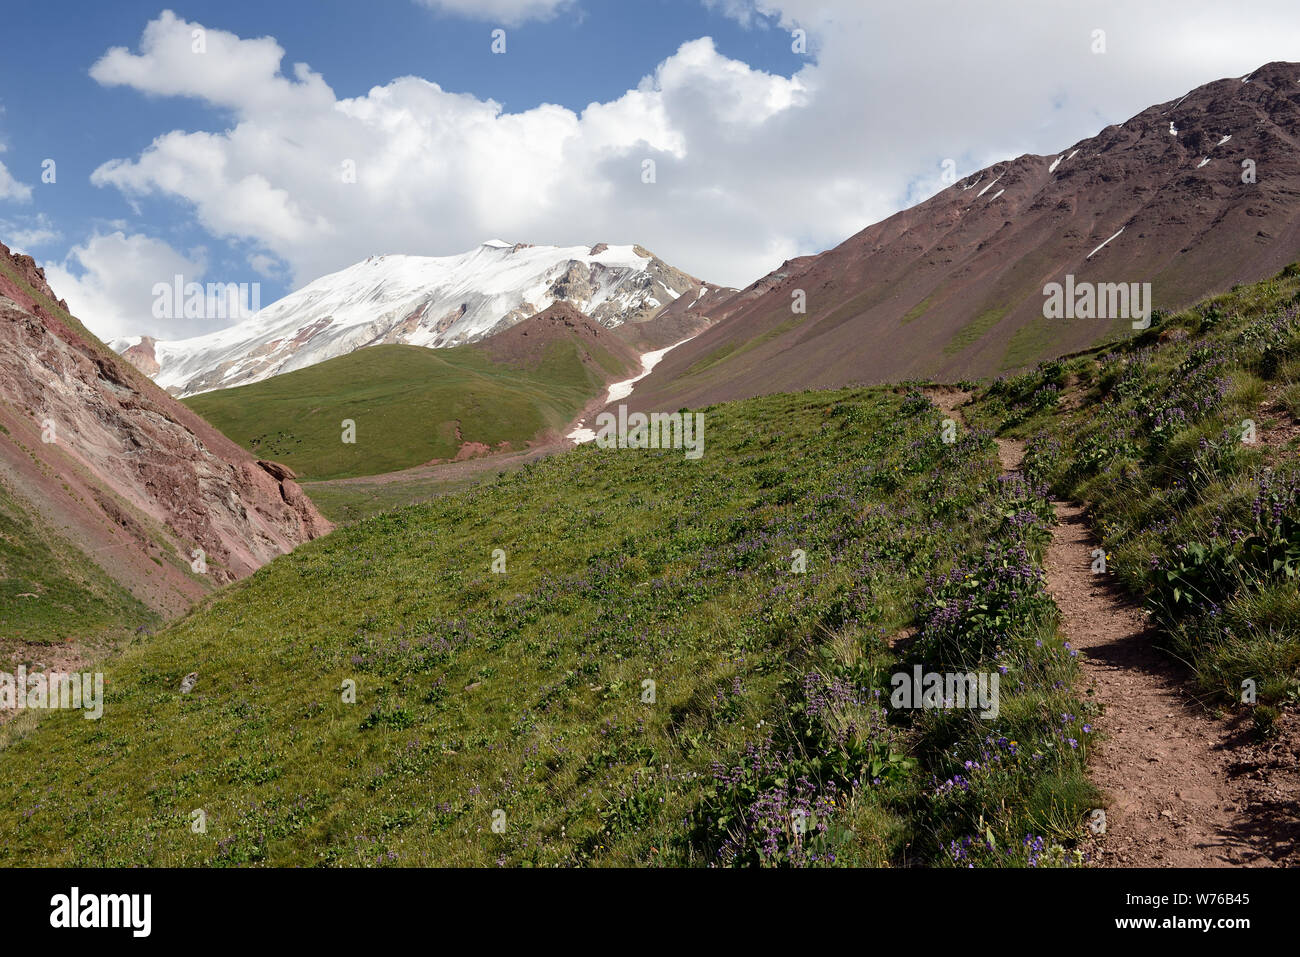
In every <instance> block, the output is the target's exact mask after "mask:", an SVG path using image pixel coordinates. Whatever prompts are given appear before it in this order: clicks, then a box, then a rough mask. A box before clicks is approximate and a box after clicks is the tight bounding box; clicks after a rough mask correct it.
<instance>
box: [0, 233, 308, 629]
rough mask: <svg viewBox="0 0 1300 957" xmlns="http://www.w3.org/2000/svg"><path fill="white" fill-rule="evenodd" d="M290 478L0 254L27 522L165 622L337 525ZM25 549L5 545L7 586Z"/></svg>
mask: <svg viewBox="0 0 1300 957" xmlns="http://www.w3.org/2000/svg"><path fill="white" fill-rule="evenodd" d="M293 478H294V477H293V475H292V474H291V473H290V472H289V471H288V470H287V469H285V468H283V467H282V466H278V465H276V464H275V463H271V462H265V461H258V460H257V459H255V458H254V457H253V456H252V455H250V454H249V453H248V452H245V451H244V450H242V449H240V448H239V447H238V446H236V445H235V444H234V443H232V442H231V441H230V440H229V439H227V438H226V437H225V436H223V435H222V434H221V433H220V432H218V431H217V430H216V429H214V428H212V427H211V426H210V425H208V424H207V423H206V422H204V421H203V420H202V419H201V418H199V416H197V415H196V414H194V413H193V412H191V411H190V410H189V409H187V408H186V407H185V406H183V405H181V403H179V402H178V401H176V400H175V399H173V398H172V397H170V396H168V395H167V394H166V393H165V392H163V391H162V390H161V389H159V388H158V387H157V386H155V385H154V384H153V383H152V382H150V381H149V380H148V379H147V378H146V377H145V376H143V375H141V374H140V373H139V372H137V371H136V370H135V369H133V368H131V366H130V365H129V364H128V363H127V362H125V361H124V360H122V359H121V358H120V357H118V356H117V355H115V354H114V353H113V352H112V351H111V350H110V349H108V348H107V347H106V346H105V345H104V344H103V343H101V342H99V341H98V340H97V339H95V338H94V336H92V335H91V334H90V333H89V332H87V331H86V329H85V328H84V327H83V326H82V325H81V324H80V323H79V322H78V321H77V320H76V319H75V318H73V317H72V316H71V315H69V313H68V312H67V305H66V303H64V302H62V301H59V300H57V298H56V296H55V294H54V292H53V291H52V290H51V289H50V288H49V286H48V285H47V284H46V282H45V275H44V272H43V271H42V270H41V269H39V268H38V267H37V266H36V264H35V263H34V262H33V261H32V259H31V258H30V257H28V256H18V255H13V254H12V253H11V252H10V251H9V249H8V248H6V247H5V246H3V245H0V485H2V486H3V491H4V497H5V499H6V500H7V501H11V502H12V503H14V505H13V507H14V508H16V509H17V510H18V511H19V512H20V513H21V516H20V517H21V518H22V519H23V520H24V521H25V522H26V523H28V524H29V525H31V526H32V527H36V528H39V529H40V530H42V534H45V533H49V534H51V535H53V536H56V537H57V538H59V539H60V540H62V541H64V542H65V543H67V542H70V543H74V544H75V546H76V547H77V548H79V549H80V551H81V553H83V556H84V559H83V560H84V562H85V563H89V564H92V565H94V566H97V567H98V568H100V569H102V571H103V572H104V573H106V574H107V575H108V576H110V577H111V579H113V580H114V581H115V582H116V583H117V584H118V585H120V586H121V587H122V588H124V589H125V590H126V591H127V592H129V593H130V594H131V595H134V596H135V597H136V598H137V599H138V600H139V601H140V602H142V603H143V604H144V605H145V606H147V607H148V608H150V609H152V610H154V611H155V612H158V613H161V614H164V615H167V614H171V613H176V612H179V611H181V610H183V609H184V608H186V607H188V606H189V604H190V603H191V602H192V600H193V599H194V598H195V597H197V596H199V595H202V594H205V593H206V592H208V591H210V590H211V589H212V588H213V587H215V586H216V585H219V584H223V583H225V582H229V581H232V580H234V579H237V578H241V577H243V576H245V575H248V574H250V573H251V572H253V571H255V570H256V569H257V568H259V567H261V566H262V565H263V564H265V563H266V562H268V561H270V560H271V559H272V558H274V557H276V556H277V555H281V554H283V553H285V552H288V551H291V550H292V549H293V548H294V547H295V546H297V545H298V544H300V543H302V542H304V541H306V540H308V539H311V538H314V537H316V536H318V535H320V534H323V533H324V532H325V531H327V530H328V529H329V528H330V525H329V523H328V522H327V521H326V520H325V519H324V518H322V517H321V515H320V514H319V513H318V512H317V511H316V509H315V507H314V506H313V505H312V504H311V502H310V501H309V500H308V499H307V498H306V497H305V496H304V495H303V494H302V492H301V490H300V489H299V488H298V486H297V484H296V483H295V482H294V481H293ZM0 537H2V536H0ZM22 547H23V543H22V542H17V541H8V540H4V541H0V571H4V575H5V577H6V578H8V577H9V574H10V573H9V570H8V567H7V566H8V562H7V558H9V557H12V556H11V552H13V553H16V552H17V551H18V550H20V549H21V548H22ZM200 551H201V552H202V556H201V558H202V561H200V560H199V558H200V556H199V555H197V553H198V552H200ZM50 600H52V599H51V596H50V595H47V594H42V593H41V590H40V589H39V588H38V589H36V590H34V591H33V590H30V589H29V590H28V591H27V592H25V593H24V596H23V601H27V602H34V603H37V604H39V603H41V602H46V601H50Z"/></svg>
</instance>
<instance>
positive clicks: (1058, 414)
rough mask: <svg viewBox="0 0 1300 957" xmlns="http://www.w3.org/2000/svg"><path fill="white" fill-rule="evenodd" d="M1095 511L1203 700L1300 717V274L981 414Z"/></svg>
mask: <svg viewBox="0 0 1300 957" xmlns="http://www.w3.org/2000/svg"><path fill="white" fill-rule="evenodd" d="M974 414H975V415H976V417H977V418H978V419H979V420H980V421H981V422H982V423H983V424H984V425H985V426H986V427H989V428H992V429H995V430H997V431H999V432H1001V433H1002V434H1004V435H1016V436H1022V437H1027V438H1028V439H1029V444H1028V449H1027V455H1026V467H1027V469H1028V472H1029V474H1030V475H1032V476H1034V477H1035V478H1036V479H1038V480H1040V481H1044V482H1048V483H1050V484H1051V485H1052V486H1053V487H1054V488H1055V489H1056V490H1057V491H1058V492H1059V493H1060V494H1061V495H1064V496H1068V497H1071V498H1074V499H1077V500H1080V501H1084V502H1086V503H1088V504H1089V505H1090V506H1091V515H1092V520H1093V526H1094V528H1095V529H1096V530H1097V531H1098V533H1099V534H1100V536H1101V538H1102V542H1103V544H1104V545H1105V547H1106V550H1107V552H1108V553H1109V565H1110V568H1111V570H1113V571H1114V572H1115V573H1116V574H1117V575H1118V576H1119V578H1120V579H1121V580H1122V581H1123V583H1124V584H1125V586H1126V587H1127V588H1128V589H1129V590H1131V591H1132V592H1134V593H1135V594H1137V595H1140V596H1142V598H1143V599H1144V601H1145V603H1146V606H1147V607H1148V609H1149V610H1150V611H1151V613H1152V615H1153V616H1154V619H1155V621H1156V623H1157V625H1158V627H1159V629H1160V633H1161V641H1162V643H1163V645H1164V647H1166V648H1167V649H1168V650H1169V651H1170V652H1171V653H1172V654H1174V655H1176V656H1177V657H1178V658H1179V659H1180V660H1182V661H1184V662H1186V663H1187V664H1188V665H1189V666H1190V667H1191V668H1192V670H1193V671H1194V673H1195V674H1196V676H1197V678H1198V679H1199V680H1200V682H1201V684H1202V687H1203V688H1204V689H1205V691H1206V692H1209V693H1211V694H1212V695H1213V696H1214V697H1215V699H1216V700H1217V701H1218V702H1220V703H1221V704H1225V705H1226V704H1229V703H1235V704H1237V706H1240V704H1241V699H1242V682H1243V681H1246V680H1247V679H1250V680H1252V681H1254V682H1255V684H1256V686H1257V692H1258V706H1257V707H1254V708H1252V709H1251V710H1252V712H1253V716H1254V718H1255V720H1256V721H1257V722H1258V723H1259V724H1260V725H1261V726H1262V727H1264V728H1266V729H1267V727H1268V726H1269V725H1270V724H1271V723H1272V721H1273V720H1274V719H1275V718H1276V716H1277V708H1278V707H1279V706H1280V705H1283V704H1286V703H1292V704H1294V703H1295V702H1297V701H1298V700H1300V461H1298V459H1300V455H1298V450H1300V266H1291V267H1288V268H1287V269H1286V270H1284V271H1283V272H1282V273H1280V274H1279V275H1278V276H1276V277H1275V278H1274V279H1272V280H1269V281H1265V282H1261V283H1257V284H1253V285H1248V286H1242V287H1240V288H1237V289H1234V290H1233V291H1232V292H1231V293H1229V294H1227V295H1223V296H1219V297H1216V298H1213V299H1209V300H1206V301H1204V302H1202V303H1201V304H1199V305H1198V306H1197V307H1195V308H1193V309H1190V310H1187V311H1185V312H1181V313H1178V314H1176V315H1165V316H1161V317H1158V319H1157V321H1156V322H1155V323H1154V324H1153V328H1152V329H1151V330H1149V331H1148V332H1145V333H1143V334H1142V335H1141V336H1140V337H1138V338H1136V339H1132V340H1128V341H1126V342H1124V343H1123V344H1121V345H1117V346H1114V347H1111V348H1106V349H1101V350H1096V351H1094V352H1090V353H1088V354H1085V355H1081V356H1075V357H1072V358H1069V359H1064V360H1061V361H1057V362H1049V363H1046V364H1044V365H1042V366H1039V367H1038V368H1037V369H1035V370H1034V371H1032V372H1029V373H1026V374H1024V375H1020V376H1015V377H1011V378H1006V379H1003V380H1000V381H998V382H996V383H994V384H992V385H991V386H990V387H989V388H988V389H987V390H986V391H985V393H984V395H983V398H982V401H981V402H980V403H979V404H978V406H977V411H976V412H975V413H974Z"/></svg>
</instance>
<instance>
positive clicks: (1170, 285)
mask: <svg viewBox="0 0 1300 957" xmlns="http://www.w3.org/2000/svg"><path fill="white" fill-rule="evenodd" d="M1298 258H1300V64H1294V63H1270V64H1268V65H1267V66H1264V67H1261V68H1260V69H1259V70H1257V71H1256V72H1255V73H1253V74H1251V75H1250V76H1248V77H1245V78H1236V79H1227V80H1219V81H1216V82H1213V83H1208V84H1206V85H1205V86H1201V87H1198V88H1197V89H1195V90H1193V91H1192V92H1190V93H1188V94H1187V95H1186V96H1184V97H1182V98H1180V99H1178V100H1173V101H1170V102H1168V103H1162V104H1159V105H1157V106H1153V107H1151V108H1150V109H1147V110H1144V111H1143V112H1141V113H1139V114H1138V115H1137V116H1135V117H1133V118H1132V119H1131V120H1128V121H1127V122H1124V123H1120V124H1118V125H1115V126H1109V127H1107V128H1106V129H1104V130H1102V131H1101V132H1100V133H1099V134H1098V135H1096V136H1094V137H1092V138H1090V139H1086V140H1083V141H1081V142H1079V143H1076V144H1074V145H1073V146H1072V147H1069V148H1068V149H1065V150H1063V151H1062V152H1061V153H1060V154H1056V155H1052V156H1029V155H1027V156H1021V157H1019V158H1018V159H1014V160H1010V161H1008V162H1004V163H999V164H996V165H994V166H992V167H989V168H988V169H984V170H981V171H980V172H978V173H975V174H973V175H972V176H969V177H967V178H966V179H963V180H961V181H959V182H957V183H954V184H953V185H951V186H949V187H947V188H946V189H944V190H943V191H942V192H940V193H938V194H937V195H935V196H934V197H932V198H930V199H928V200H926V201H925V202H923V203H920V204H918V205H916V206H914V207H912V208H910V209H907V210H904V211H902V212H900V213H897V214H895V215H894V216H891V217H889V218H888V219H886V220H884V221H883V222H879V223H877V224H875V225H873V226H870V227H868V228H866V229H864V230H862V232H860V233H858V234H857V235H855V236H853V237H852V238H850V239H848V240H846V241H845V242H844V243H842V244H841V245H839V246H837V247H835V248H834V249H831V250H829V251H827V252H824V253H821V254H819V255H816V256H808V257H804V258H801V259H795V260H791V261H789V262H786V263H784V264H783V265H782V266H781V267H780V268H779V269H777V270H776V271H774V272H773V273H771V274H770V275H768V276H766V277H764V278H763V279H761V280H759V281H758V282H756V283H754V284H753V285H752V286H750V287H749V288H747V289H745V290H742V291H741V292H739V293H737V294H736V295H735V296H733V297H731V298H730V300H728V301H727V302H725V303H722V304H720V305H719V306H718V307H717V308H715V309H714V310H713V315H714V316H715V318H718V319H721V321H719V322H717V323H716V324H715V325H714V326H713V327H712V328H710V329H708V330H707V331H705V332H704V333H702V334H701V335H700V336H698V337H697V338H696V339H694V340H693V341H691V342H689V343H686V344H685V345H683V346H682V347H681V348H679V349H676V350H674V351H673V352H671V353H669V354H668V355H667V356H666V357H665V358H664V360H663V362H662V363H660V365H659V366H658V367H657V368H656V369H655V370H654V372H653V373H652V374H651V375H650V376H648V377H647V378H646V379H645V380H644V381H642V382H641V383H639V384H638V386H637V389H636V393H635V395H634V396H633V399H632V401H631V404H632V405H635V406H637V407H639V408H642V409H649V408H661V407H662V408H678V407H680V406H682V405H697V406H698V405H701V404H707V403H710V402H716V401H721V400H726V399H735V398H740V397H745V396H752V395H758V394H764V393H770V392H779V391H788V390H797V389H803V388H810V387H833V386H841V385H848V384H854V383H876V382H883V381H897V380H903V379H908V378H932V379H938V380H948V381H952V380H958V379H964V378H976V377H983V376H994V375H997V374H999V373H1002V372H1004V371H1009V370H1014V369H1017V368H1020V367H1023V366H1026V365H1028V364H1031V363H1033V362H1036V361H1039V360H1041V359H1043V358H1047V357H1050V356H1053V355H1060V354H1063V353H1066V352H1070V351H1074V350H1078V349H1081V348H1086V347H1088V346H1091V345H1093V344H1095V343H1097V342H1099V341H1102V340H1105V339H1107V338H1110V337H1112V336H1114V335H1117V334H1120V333H1122V332H1124V331H1125V330H1126V329H1128V328H1130V323H1129V321H1128V320H1127V319H1124V318H1114V317H1111V318H1091V319H1085V318H1076V319H1045V318H1044V299H1045V297H1044V287H1045V286H1047V285H1048V284H1049V283H1065V282H1066V276H1067V275H1073V276H1074V277H1075V279H1076V280H1077V281H1078V282H1090V283H1095V284H1101V283H1121V282H1127V283H1132V282H1138V283H1145V282H1149V283H1151V295H1152V299H1153V300H1154V306H1155V308H1157V309H1170V308H1177V307H1180V306H1184V305H1186V304H1189V303H1191V302H1193V301H1194V300H1196V299H1197V298H1199V297H1201V296H1203V295H1206V294H1208V293H1213V292H1215V291H1218V290H1224V289H1226V288H1228V287H1230V286H1231V285H1233V284H1234V283H1238V282H1247V281H1253V280H1258V279H1261V278H1264V277H1266V276H1269V275H1272V274H1274V273H1276V272H1277V271H1278V270H1279V269H1280V268H1282V267H1283V266H1285V265H1286V264H1288V263H1290V262H1292V261H1293V260H1296V259H1298ZM800 295H802V296H804V297H806V312H804V313H798V312H795V311H794V309H793V303H794V302H795V297H797V296H800Z"/></svg>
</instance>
